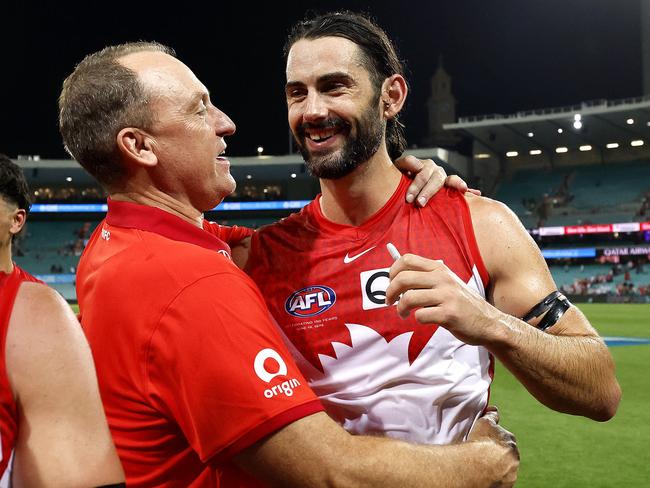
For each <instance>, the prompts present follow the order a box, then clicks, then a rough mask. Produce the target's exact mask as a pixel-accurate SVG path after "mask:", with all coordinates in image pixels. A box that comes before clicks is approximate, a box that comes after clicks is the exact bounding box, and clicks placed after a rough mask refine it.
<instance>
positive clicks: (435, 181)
mask: <svg viewBox="0 0 650 488" xmlns="http://www.w3.org/2000/svg"><path fill="white" fill-rule="evenodd" d="M395 167H396V168H397V169H399V170H400V171H401V172H403V173H405V174H406V175H408V176H409V177H410V178H412V179H413V182H412V183H411V185H410V186H409V188H408V190H407V192H406V201H407V202H408V203H414V202H415V204H416V205H418V206H420V207H424V206H425V205H426V204H427V203H428V202H429V199H430V198H431V197H432V196H433V195H435V194H436V193H437V192H438V190H440V188H442V187H443V186H448V187H450V188H454V189H456V190H458V191H460V192H463V193H465V192H470V193H473V194H476V195H480V194H481V192H480V190H475V189H471V188H468V187H467V183H465V181H464V180H463V179H462V178H461V177H460V176H458V175H451V176H447V172H446V171H445V170H444V168H443V167H442V166H438V165H437V164H436V163H434V162H433V160H432V159H418V158H416V157H415V156H411V155H409V154H407V155H404V156H402V157H400V158H399V159H397V160H396V161H395Z"/></svg>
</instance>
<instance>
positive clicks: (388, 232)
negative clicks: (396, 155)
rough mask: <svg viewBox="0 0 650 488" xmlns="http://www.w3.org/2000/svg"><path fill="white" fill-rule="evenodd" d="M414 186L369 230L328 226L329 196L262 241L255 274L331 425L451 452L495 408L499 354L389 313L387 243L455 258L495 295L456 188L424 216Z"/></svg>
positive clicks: (256, 239) (255, 242) (452, 264)
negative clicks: (408, 197) (413, 199)
mask: <svg viewBox="0 0 650 488" xmlns="http://www.w3.org/2000/svg"><path fill="white" fill-rule="evenodd" d="M409 183H410V181H409V180H408V179H407V178H405V177H403V178H402V180H401V182H400V184H399V187H398V189H397V190H396V191H395V193H394V194H393V196H392V197H391V199H390V200H389V201H388V202H387V203H386V205H385V206H384V207H383V208H382V209H381V210H379V211H378V212H377V213H376V214H375V215H373V216H372V217H371V218H370V219H369V220H368V221H366V222H365V223H364V224H363V225H361V226H358V227H357V226H347V225H339V224H335V223H333V222H331V221H328V220H327V219H326V218H325V217H324V216H323V215H322V213H321V210H320V196H319V197H317V198H316V199H315V200H314V201H313V202H311V203H310V204H309V205H308V206H306V207H305V208H303V209H302V211H301V212H299V213H296V214H293V215H291V216H289V217H287V218H285V219H283V220H281V221H280V222H278V223H276V224H272V225H270V226H267V227H264V228H262V229H261V230H259V231H258V232H256V233H255V235H254V236H253V238H252V243H251V254H250V257H249V261H248V263H247V266H246V270H247V272H248V273H249V274H250V275H251V276H252V277H253V279H254V280H255V282H256V283H257V284H258V286H259V287H260V289H261V290H262V294H263V295H264V297H265V299H266V301H267V304H268V306H269V308H270V310H271V313H272V314H273V316H274V317H275V319H276V321H277V322H278V324H279V326H280V328H281V329H282V331H283V332H284V335H285V336H286V339H287V340H288V342H289V343H290V347H291V348H292V352H293V353H294V355H295V356H296V360H297V362H298V365H299V367H300V368H301V370H302V372H303V374H304V375H305V377H306V378H307V379H308V381H309V385H310V386H311V387H312V389H313V390H314V391H315V392H316V394H317V395H318V396H319V397H320V398H321V401H322V403H323V405H324V406H325V409H326V410H327V412H328V414H330V416H332V417H333V418H334V419H336V420H337V421H338V422H340V423H341V424H342V425H343V426H344V427H345V428H346V429H347V430H348V431H350V432H352V433H355V434H368V433H381V434H385V435H389V436H391V437H395V438H400V439H404V440H409V441H413V442H419V443H430V444H431V443H435V444H441V443H449V442H453V441H460V440H463V439H465V438H466V436H467V434H468V432H469V430H470V429H471V427H472V425H473V423H474V421H475V420H476V419H477V418H478V416H480V414H481V413H482V412H483V410H484V409H485V407H486V406H487V401H488V395H489V387H490V383H491V381H492V372H493V369H492V367H493V362H492V357H491V355H490V354H489V353H488V351H487V350H486V349H485V348H483V347H477V346H470V345H467V344H465V343H463V342H461V341H459V340H458V339H456V338H455V337H454V336H453V335H452V334H450V333H449V332H448V331H446V330H445V329H443V328H442V327H438V326H437V325H423V324H420V323H418V322H417V321H416V320H415V319H414V317H413V315H414V314H413V313H411V315H410V316H409V317H408V318H407V319H406V320H403V319H401V318H400V317H399V315H398V314H397V311H396V308H395V307H394V306H386V305H385V297H386V293H385V291H386V288H387V286H388V283H389V278H388V271H389V269H390V266H391V265H392V263H393V259H392V258H391V256H390V254H389V253H388V251H387V249H386V244H387V243H388V242H391V243H393V244H394V245H395V246H396V247H397V249H398V250H399V251H400V252H401V253H402V254H405V253H413V254H418V255H420V256H423V257H426V258H429V259H441V260H443V261H444V263H445V264H446V265H447V267H449V268H450V269H451V270H452V271H453V272H454V273H455V274H456V275H458V277H459V278H460V279H462V280H463V282H465V283H467V284H468V286H469V287H470V288H471V289H473V290H474V291H475V292H476V293H478V294H479V295H481V296H483V297H485V289H486V287H487V285H488V274H487V271H486V270H485V266H484V265H483V261H482V259H481V257H480V254H479V252H478V247H477V244H476V241H475V237H474V231H473V228H472V223H471V217H470V213H469V209H468V206H467V203H466V202H465V199H464V197H463V195H462V194H460V193H459V192H457V191H454V190H450V189H447V188H444V189H442V190H440V191H439V192H438V193H437V194H436V195H435V196H434V197H433V198H432V199H431V201H430V203H429V204H428V205H427V206H426V207H424V208H418V207H415V206H413V205H410V204H407V203H406V202H405V194H406V189H407V188H408V186H409Z"/></svg>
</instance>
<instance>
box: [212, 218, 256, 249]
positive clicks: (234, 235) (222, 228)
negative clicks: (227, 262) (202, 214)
mask: <svg viewBox="0 0 650 488" xmlns="http://www.w3.org/2000/svg"><path fill="white" fill-rule="evenodd" d="M203 230H205V231H207V232H209V233H210V234H212V235H214V236H216V237H218V238H219V239H221V240H222V241H224V242H225V243H226V244H228V245H229V246H233V245H235V244H237V243H238V242H240V241H243V240H244V239H246V238H247V237H249V236H252V235H253V233H254V231H253V229H249V228H248V227H240V226H238V225H233V226H226V225H219V224H217V223H216V222H210V221H209V220H203Z"/></svg>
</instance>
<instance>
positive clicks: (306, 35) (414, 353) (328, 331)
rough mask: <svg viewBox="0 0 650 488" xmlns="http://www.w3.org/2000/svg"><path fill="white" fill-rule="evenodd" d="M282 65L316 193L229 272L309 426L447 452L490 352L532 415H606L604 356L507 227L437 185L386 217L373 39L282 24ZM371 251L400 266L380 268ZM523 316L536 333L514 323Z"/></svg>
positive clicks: (380, 97)
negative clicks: (240, 281) (244, 292)
mask: <svg viewBox="0 0 650 488" xmlns="http://www.w3.org/2000/svg"><path fill="white" fill-rule="evenodd" d="M285 54H286V57H287V66H286V75H287V82H286V99H287V105H288V119H289V125H290V127H291V130H292V131H293V134H294V136H295V138H296V141H297V143H298V145H299V147H300V150H301V152H302V154H303V157H304V159H305V162H306V164H307V166H308V168H309V170H310V172H311V173H312V174H313V175H315V176H317V177H319V178H320V183H321V189H322V194H321V195H319V196H318V197H317V198H316V199H315V200H314V201H313V202H311V203H310V204H309V205H308V206H307V207H305V208H304V209H303V210H302V211H301V212H300V213H299V214H294V215H292V216H290V217H288V218H286V219H284V220H282V221H280V222H279V223H276V224H273V225H270V226H268V227H266V228H263V229H261V230H260V231H259V232H257V233H256V234H255V235H254V236H253V237H252V241H251V248H250V255H249V259H248V262H247V265H246V270H247V271H248V272H249V273H250V275H251V276H252V277H253V279H254V280H255V281H256V282H257V284H258V285H259V286H260V288H261V290H262V293H263V295H264V296H265V298H266V300H267V303H268V305H269V308H270V310H271V312H272V314H273V315H274V317H275V319H276V321H277V322H278V324H279V325H280V327H281V328H282V330H283V332H284V334H285V335H286V337H287V338H288V339H289V342H290V343H291V344H292V347H293V353H294V355H295V357H296V359H297V361H298V364H299V366H300V368H301V370H302V372H303V374H304V375H305V377H306V378H307V379H308V381H309V384H310V386H311V387H312V388H313V389H314V391H315V392H316V393H317V394H318V395H319V397H320V398H321V401H322V402H323V405H324V406H325V408H326V410H327V412H328V413H329V414H330V415H331V416H332V417H334V418H335V419H337V420H338V421H339V422H340V423H341V424H343V425H344V427H345V428H346V429H347V430H349V431H350V432H353V433H382V434H387V435H390V436H392V437H397V438H402V439H407V440H411V441H416V442H422V443H448V442H454V441H458V440H462V439H464V438H465V437H466V436H467V434H468V432H469V429H470V428H471V426H472V425H473V423H474V422H475V420H476V419H477V418H478V416H480V414H481V412H482V411H483V410H484V409H485V408H486V406H487V401H488V394H489V387H490V383H491V380H492V373H493V356H496V357H497V358H499V359H500V360H501V361H502V362H503V363H504V365H505V366H506V367H508V368H509V369H510V370H511V371H512V372H513V374H514V375H515V376H516V377H517V378H518V379H519V381H521V383H522V384H523V385H524V386H525V387H526V388H527V389H528V390H529V391H530V392H531V393H532V394H533V395H534V396H535V397H536V398H537V399H538V400H539V401H540V402H542V403H543V404H545V405H547V406H548V407H550V408H553V409H555V410H558V411H561V412H567V413H571V414H577V415H584V416H587V417H591V418H593V419H597V420H606V419H609V418H610V417H612V416H613V415H614V413H615V411H616V408H617V406H618V402H619V399H620V389H619V386H618V383H617V381H616V378H615V376H614V366H613V361H612V358H611V356H610V354H609V352H608V350H607V348H606V347H605V345H604V343H603V342H602V340H601V339H600V338H599V337H598V334H597V333H596V332H595V331H594V329H593V328H592V327H591V326H590V325H589V323H588V321H587V319H586V318H585V317H584V316H583V315H582V314H581V313H580V312H579V311H578V309H577V308H575V307H571V306H570V304H569V303H568V302H567V301H566V299H564V297H562V296H558V295H559V294H557V293H553V292H554V290H555V289H556V287H555V284H554V283H553V280H552V278H551V276H550V273H549V271H548V268H547V267H546V265H545V262H544V260H543V258H542V257H541V255H540V252H539V249H538V248H537V246H536V245H535V244H534V242H533V241H532V240H531V239H530V237H529V236H528V234H527V232H526V231H525V229H524V228H523V227H522V226H521V224H520V223H519V221H518V220H517V218H516V216H514V215H513V214H512V213H511V212H510V211H509V210H508V209H507V208H506V207H505V206H504V205H502V204H500V203H498V202H495V201H492V200H489V199H485V198H480V197H477V196H474V195H468V196H466V197H464V196H463V195H462V194H461V193H459V192H457V191H454V190H450V189H447V188H445V189H443V190H441V191H440V192H438V193H437V194H436V195H435V196H434V197H433V198H432V200H431V201H430V202H429V204H428V205H427V206H425V207H422V208H418V207H416V206H412V205H407V204H405V203H404V194H405V192H406V189H407V186H408V180H407V179H405V178H404V177H402V175H401V174H400V173H399V172H398V171H397V170H396V169H395V168H394V166H393V164H392V160H393V159H395V158H396V157H398V156H399V155H400V154H401V153H402V151H403V150H404V147H405V143H404V137H403V135H402V127H401V125H400V123H399V122H398V120H397V116H398V114H399V112H400V110H401V109H402V106H403V104H404V101H405V99H406V95H407V90H408V89H407V83H406V81H405V79H404V77H403V69H402V65H401V63H400V61H399V59H398V57H397V54H396V52H395V49H394V47H393V46H392V44H391V42H390V40H389V39H388V37H387V35H386V33H385V32H384V31H383V30H381V28H379V27H378V26H377V25H375V24H374V23H373V22H372V21H370V20H369V19H367V18H366V17H364V16H361V15H357V14H354V13H350V12H337V13H331V14H326V15H322V16H318V17H316V18H311V19H307V20H305V21H303V22H300V23H298V24H297V25H296V26H294V28H293V30H292V32H291V34H290V36H289V39H288V41H287V44H286V47H285ZM505 236H507V241H504V237H505ZM388 243H393V244H394V245H395V246H396V247H397V249H399V250H400V251H401V252H405V253H411V254H409V255H408V256H404V257H403V258H401V259H400V260H399V261H398V262H397V263H396V264H394V265H393V258H392V257H391V256H390V255H389V253H388V252H387V250H386V248H387V244H388ZM416 255H417V256H416ZM391 266H392V267H391ZM389 277H390V278H392V279H393V281H392V284H391V285H390V287H389ZM387 289H388V294H387ZM400 294H403V296H402V298H401V299H400V300H399V304H398V307H397V311H398V312H399V316H398V313H396V310H395V308H393V307H392V306H390V304H392V303H393V302H395V301H396V300H397V299H398V297H399V295H400ZM544 297H546V298H544ZM540 300H541V302H540ZM538 302H540V303H538ZM536 303H538V305H537V306H536V305H535V304H536ZM415 309H419V310H417V311H416V312H415V313H414V314H410V315H409V312H410V311H413V310H415ZM531 309H534V310H535V311H534V312H533V313H532V314H531V315H534V316H540V315H543V314H544V312H546V314H545V315H544V316H543V318H542V319H541V321H540V319H535V320H534V321H533V322H532V324H533V325H537V326H538V327H539V328H536V327H534V326H531V325H530V324H528V323H526V322H524V321H522V320H519V319H517V318H515V317H523V316H525V315H526V314H527V312H528V311H530V310H531ZM564 312H566V313H564ZM540 329H545V331H544V332H543V331H542V330H540Z"/></svg>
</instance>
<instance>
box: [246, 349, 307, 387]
mask: <svg viewBox="0 0 650 488" xmlns="http://www.w3.org/2000/svg"><path fill="white" fill-rule="evenodd" d="M253 369H254V370H255V374H256V375H257V376H258V378H259V379H261V380H262V381H264V382H265V383H270V382H271V381H272V380H273V378H275V377H276V376H286V375H287V363H285V362H284V359H282V356H280V354H279V353H278V352H277V351H275V350H273V349H270V348H266V349H262V350H261V351H260V352H258V353H257V356H255V361H254V362H253ZM269 369H270V370H271V371H269ZM298 386H300V381H298V379H297V378H291V379H289V380H286V381H283V382H282V383H279V384H277V385H273V386H271V387H270V388H267V389H266V390H264V396H265V397H266V398H273V397H274V396H277V395H282V394H284V395H286V396H288V397H290V396H292V395H293V390H294V388H296V387H298Z"/></svg>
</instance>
